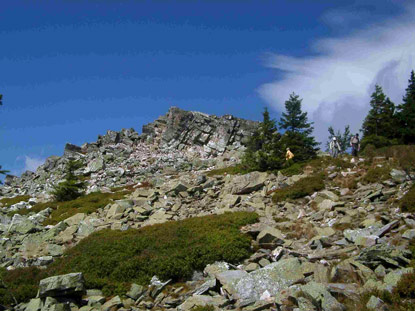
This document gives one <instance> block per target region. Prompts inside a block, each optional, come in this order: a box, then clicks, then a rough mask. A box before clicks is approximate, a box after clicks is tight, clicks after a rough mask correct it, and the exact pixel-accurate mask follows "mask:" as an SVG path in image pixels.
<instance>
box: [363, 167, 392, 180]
mask: <svg viewBox="0 0 415 311" xmlns="http://www.w3.org/2000/svg"><path fill="white" fill-rule="evenodd" d="M390 172H391V168H390V167H389V166H387V165H384V166H381V167H379V166H376V167H371V168H369V169H368V171H367V173H366V175H365V176H364V177H363V179H362V181H363V182H364V183H366V184H371V183H376V182H381V181H384V180H387V179H389V178H390V177H391V176H390Z"/></svg>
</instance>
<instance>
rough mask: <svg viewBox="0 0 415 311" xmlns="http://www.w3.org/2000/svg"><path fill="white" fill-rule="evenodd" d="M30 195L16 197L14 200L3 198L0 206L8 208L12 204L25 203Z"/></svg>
mask: <svg viewBox="0 0 415 311" xmlns="http://www.w3.org/2000/svg"><path fill="white" fill-rule="evenodd" d="M30 198H31V197H30V195H18V196H16V197H14V198H3V199H1V200H0V204H2V205H3V207H9V206H11V205H13V204H16V203H19V202H22V201H23V202H27V201H29V199H30Z"/></svg>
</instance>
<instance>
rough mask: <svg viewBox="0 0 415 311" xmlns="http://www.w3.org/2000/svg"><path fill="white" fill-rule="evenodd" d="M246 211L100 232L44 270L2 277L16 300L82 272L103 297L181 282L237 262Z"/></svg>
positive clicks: (243, 247)
mask: <svg viewBox="0 0 415 311" xmlns="http://www.w3.org/2000/svg"><path fill="white" fill-rule="evenodd" d="M257 220H258V215H257V214H255V213H248V212H236V213H226V214H223V215H211V216H204V217H195V218H190V219H186V220H182V221H174V222H173V221H172V222H167V223H164V224H157V225H153V226H147V227H143V228H140V229H129V230H127V231H115V230H109V229H108V230H101V231H98V232H96V233H93V234H92V235H90V236H89V237H87V238H85V239H83V240H82V241H81V242H80V243H79V244H77V245H76V246H74V247H73V248H70V249H68V250H67V251H66V252H65V253H64V255H63V256H62V257H61V258H59V259H57V260H56V261H55V262H54V263H52V264H51V265H49V266H48V267H47V268H46V269H45V270H38V269H37V268H34V267H32V268H28V269H19V270H14V271H4V274H3V281H4V283H5V285H6V286H7V288H8V289H9V290H12V293H13V295H14V296H16V299H17V297H19V299H17V300H18V302H23V301H27V300H28V299H30V298H31V297H34V296H35V295H36V293H37V285H38V284H39V280H40V279H41V278H44V277H47V276H52V275H60V274H66V273H71V272H82V273H83V274H84V277H85V281H86V285H87V288H99V289H102V290H103V292H104V294H105V295H112V294H125V292H126V291H127V290H128V289H129V284H130V283H132V282H134V283H138V284H142V285H145V284H148V283H149V281H150V279H151V277H152V276H154V275H157V276H158V277H159V278H160V279H162V280H168V279H172V280H174V281H180V280H185V279H187V278H189V277H191V276H192V274H193V271H195V270H202V269H203V268H204V267H205V266H206V265H207V264H210V263H213V262H215V261H226V262H229V263H234V264H236V263H239V262H240V261H241V260H243V259H244V258H247V257H248V256H249V255H250V254H251V252H252V250H251V238H250V237H249V236H248V235H245V234H242V233H241V232H240V230H239V229H240V227H242V226H244V225H246V224H250V223H255V222H256V221H257ZM10 299H11V297H10V294H8V292H7V291H3V292H1V291H0V304H10V303H11V302H10Z"/></svg>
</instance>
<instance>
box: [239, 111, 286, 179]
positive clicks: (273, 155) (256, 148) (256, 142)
mask: <svg viewBox="0 0 415 311" xmlns="http://www.w3.org/2000/svg"><path fill="white" fill-rule="evenodd" d="M262 116H263V121H262V122H261V123H260V125H259V127H258V129H257V130H256V131H255V133H254V134H253V136H251V138H250V139H249V142H248V145H247V149H246V151H245V154H244V157H243V159H242V165H243V166H244V167H246V168H247V169H248V170H249V171H267V170H276V169H280V168H281V167H282V166H283V164H284V151H283V150H282V147H281V145H280V143H279V141H280V138H281V135H280V134H279V133H278V131H277V126H276V122H275V120H273V119H271V118H270V115H269V112H268V110H267V109H266V108H265V110H264V112H263V113H262Z"/></svg>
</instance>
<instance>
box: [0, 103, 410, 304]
mask: <svg viewBox="0 0 415 311" xmlns="http://www.w3.org/2000/svg"><path fill="white" fill-rule="evenodd" d="M257 126H258V123H257V122H253V121H247V120H242V119H238V118H235V117H233V116H223V117H216V116H210V115H206V114H203V113H199V112H188V111H183V110H180V109H178V108H174V107H173V108H171V109H170V110H169V112H168V113H167V114H166V115H165V116H162V117H160V118H159V119H157V120H156V121H155V122H153V123H151V124H148V125H145V126H144V127H143V130H142V134H141V135H139V134H138V133H137V132H136V131H134V130H133V129H130V130H122V131H121V132H114V131H108V132H107V134H106V135H103V136H99V137H98V140H97V141H96V142H94V143H86V144H84V145H82V146H75V145H71V144H67V145H66V147H65V151H64V155H63V156H62V157H56V156H53V157H49V158H48V159H47V160H46V162H45V164H43V165H42V166H40V167H39V168H38V169H37V171H36V172H25V173H24V174H22V176H21V177H14V176H7V178H6V180H5V184H4V185H3V186H2V187H1V195H2V196H1V199H0V204H2V207H1V210H0V212H1V214H0V221H1V223H0V232H1V240H0V263H1V266H2V269H3V270H2V282H1V283H0V298H2V299H3V300H2V301H3V304H4V308H8V309H14V310H21V311H46V310H68V311H69V310H72V311H78V310H79V311H92V310H102V311H110V310H111V311H115V310H133V311H138V310H180V311H190V310H199V311H200V310H244V311H260V310H281V311H294V310H297V311H313V310H316V311H337V310H339V311H340V310H388V303H389V304H390V303H391V302H390V301H386V298H385V297H393V295H396V293H397V292H398V293H399V291H403V288H404V287H408V286H411V284H412V286H413V283H410V282H409V283H408V284H409V285H408V284H407V285H405V283H404V281H405V280H406V279H408V278H409V280H411V279H410V278H411V277H413V274H414V271H413V266H414V265H413V259H414V258H413V256H414V252H415V250H414V249H415V247H414V244H413V241H414V238H415V216H414V213H413V210H411V209H409V210H408V208H407V207H406V205H402V204H401V202H407V200H408V199H407V197H408V195H409V194H410V193H411V189H412V184H413V182H412V178H413V177H414V176H412V175H411V174H408V173H407V172H405V171H403V170H402V169H401V168H400V167H399V166H395V165H394V163H395V162H394V161H393V159H392V158H390V159H388V158H386V157H372V158H370V159H369V158H364V157H362V158H357V157H354V158H353V157H350V156H348V155H343V156H341V158H339V159H332V158H331V157H329V156H327V155H326V154H324V153H322V154H320V156H319V157H318V158H317V159H314V160H311V161H309V162H306V163H303V164H302V166H297V167H296V169H295V170H294V169H284V170H280V171H277V172H249V173H246V174H242V173H239V174H237V173H238V172H236V171H233V170H232V167H235V165H237V164H238V163H239V162H240V160H241V155H242V152H243V150H244V148H245V145H246V143H247V139H248V138H249V137H250V136H251V135H252V134H253V132H254V131H255V129H256V128H257ZM73 159H75V160H78V161H80V162H81V163H82V167H81V168H78V169H77V171H76V172H75V174H76V175H77V176H79V178H81V179H82V180H84V181H85V182H86V183H87V190H86V195H85V196H83V197H81V198H78V199H76V200H73V201H69V202H59V203H58V202H54V201H53V197H52V196H51V194H50V191H51V190H52V188H53V186H54V185H56V184H57V183H59V182H60V181H62V179H63V176H64V170H65V165H66V163H67V162H68V161H69V160H73ZM312 183H315V185H314V184H312ZM227 212H244V213H246V214H255V215H256V216H255V217H253V218H252V219H255V223H251V222H252V221H245V223H244V225H243V226H241V228H238V229H237V230H235V229H234V228H235V226H236V223H238V221H240V220H236V219H233V220H229V219H232V218H229V219H227V220H226V221H228V223H226V225H224V224H222V223H220V221H224V220H223V219H222V218H221V219H222V220H221V219H219V218H215V217H216V215H222V216H223V215H228V214H227ZM235 214H237V213H235ZM243 215H245V214H243ZM202 217H206V218H202ZM228 217H230V216H228ZM241 217H242V216H241ZM243 217H245V216H243ZM199 218H200V219H201V222H199V223H197V222H196V221H197V220H198V219H199ZM204 219H206V220H204ZM189 220H194V221H195V223H192V226H193V227H191V226H190V223H189V222H186V221H189ZM172 223H179V224H180V225H179V226H177V227H172V226H170V227H169V228H168V229H166V226H167V225H168V224H172ZM203 223H206V224H210V225H209V226H210V227H209V228H204V227H202V226H203ZM241 223H242V221H241ZM150 229H151V230H153V231H151V230H150ZM134 230H135V231H134ZM163 230H166V231H163ZM192 230H194V231H192ZM145 234H149V236H152V237H153V238H152V239H148V240H146V239H141V238H140V237H141V236H145ZM156 235H157V236H156ZM155 236H156V237H155ZM195 236H197V237H198V240H191V238H192V237H193V238H194V237H195ZM223 237H226V238H225V239H223ZM184 238H189V240H191V241H192V242H191V243H186V241H183V239H184ZM169 239H176V240H169ZM125 241H130V243H131V244H125V245H128V246H127V247H124V244H122V243H125ZM146 241H151V243H152V244H151V245H148V244H149V243H147V242H146ZM171 241H176V242H175V243H179V242H180V243H179V244H180V248H182V249H179V250H176V249H174V246H175V245H172V244H174V243H172V242H171ZM177 241H179V242H177ZM229 241H232V243H234V244H232V245H230V244H226V243H230V242H229ZM88 243H90V244H88ZM216 243H217V244H216ZM188 244H191V245H188ZM108 245H111V247H109V246H108ZM117 245H121V246H120V247H117ZM218 245H219V246H218ZM235 245H237V247H235ZM247 245H248V246H247ZM158 247H159V248H158ZM160 247H162V249H160ZM126 248H128V252H129V253H128V257H122V256H121V254H120V253H122V252H123V251H127V250H126ZM228 249H229V251H228V252H227V250H228ZM155 250H157V252H158V253H154V252H155ZM166 250H168V252H166ZM186 252H187V253H186ZM88 253H90V254H96V255H93V256H96V258H89V259H87V260H86V261H89V263H88V262H86V261H85V262H78V261H79V260H80V259H81V258H87V257H85V256H87V255H88ZM102 253H104V254H108V255H107V256H104V257H105V258H98V256H99V255H97V254H102ZM218 254H219V255H218ZM134 256H136V257H134ZM146 256H148V257H146ZM118 258H122V259H118ZM143 258H144V260H143ZM146 258H149V259H148V260H147V259H146ZM160 258H161V259H160ZM241 258H242V259H241ZM111 259H117V260H118V261H122V262H115V261H112V262H111V261H110V260H111ZM172 259H173V260H174V262H169V260H172ZM225 259H226V260H225ZM77 260H78V261H77ZM140 260H141V261H140ZM163 260H164V261H165V262H163ZM134 262H140V265H137V264H134ZM90 263H91V264H90ZM91 266H92V268H91ZM87 267H88V268H87ZM188 267H190V268H191V269H190V270H193V271H189V269H188ZM25 271H30V274H23V273H29V272H25ZM142 271H150V272H151V273H153V272H154V275H152V276H151V277H148V276H147V275H145V276H143V277H142V278H141V275H144V274H140V273H141V272H142ZM13 272H18V273H17V275H16V276H15V277H13V274H12V273H13ZM58 272H59V273H58ZM150 272H148V273H150ZM8 273H9V274H8ZM143 273H144V272H143ZM7 275H12V276H11V277H9V278H8V277H7ZM21 275H30V280H32V279H36V278H37V277H38V278H39V280H37V279H36V282H35V283H34V287H33V288H34V289H32V287H30V286H31V285H30V284H31V283H30V282H31V281H30V280H29V278H28V279H27V280H25V281H24V282H26V283H27V284H26V289H25V291H23V290H21V286H22V285H19V284H17V281H18V280H19V276H20V277H21ZM125 275H130V276H131V277H132V278H134V279H132V280H128V279H125ZM109 279H111V282H109V281H108V282H107V281H105V280H109ZM29 283H30V284H29ZM29 285H30V286H29ZM19 286H20V287H19ZM385 293H388V294H389V296H387V295H386V294H385ZM1 295H2V296H1ZM362 297H367V299H366V298H362ZM412 298H413V297H412ZM364 299H366V300H364ZM408 299H411V297H408ZM392 302H393V301H392ZM404 302H405V301H403V302H402V303H404Z"/></svg>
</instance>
